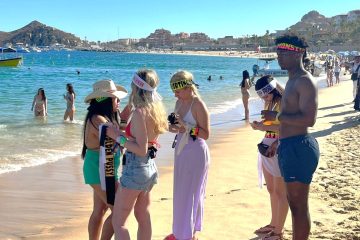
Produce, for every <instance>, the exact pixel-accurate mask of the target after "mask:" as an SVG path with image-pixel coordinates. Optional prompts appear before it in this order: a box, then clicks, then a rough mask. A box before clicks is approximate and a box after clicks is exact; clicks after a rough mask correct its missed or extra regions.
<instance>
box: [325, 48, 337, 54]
mask: <svg viewBox="0 0 360 240" xmlns="http://www.w3.org/2000/svg"><path fill="white" fill-rule="evenodd" d="M325 53H327V54H335V51H334V50H332V49H329V50H327V51H326V52H325Z"/></svg>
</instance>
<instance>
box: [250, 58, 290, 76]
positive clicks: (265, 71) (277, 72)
mask: <svg viewBox="0 0 360 240" xmlns="http://www.w3.org/2000/svg"><path fill="white" fill-rule="evenodd" d="M259 60H260V61H264V62H265V63H264V64H263V66H262V67H261V68H260V67H259V66H258V65H257V67H258V70H257V71H256V72H255V71H254V70H255V68H256V67H255V65H254V66H253V71H254V75H255V76H257V77H262V76H265V75H271V76H273V77H287V76H288V71H286V70H282V69H280V68H279V69H277V68H270V62H272V61H274V60H276V58H273V57H271V58H259Z"/></svg>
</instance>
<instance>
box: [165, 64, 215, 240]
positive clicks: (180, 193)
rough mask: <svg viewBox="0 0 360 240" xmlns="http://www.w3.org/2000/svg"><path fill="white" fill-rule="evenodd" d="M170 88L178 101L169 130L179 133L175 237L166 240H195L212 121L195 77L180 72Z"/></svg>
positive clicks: (208, 160)
mask: <svg viewBox="0 0 360 240" xmlns="http://www.w3.org/2000/svg"><path fill="white" fill-rule="evenodd" d="M170 86H171V89H172V91H173V92H174V94H175V97H176V98H177V101H176V105H175V112H174V115H173V114H172V115H173V116H175V119H173V120H171V117H170V118H169V120H171V121H170V126H169V131H170V132H173V133H176V134H177V135H176V137H175V140H176V142H174V145H173V147H175V153H174V191H173V195H174V198H173V227H172V234H170V235H168V236H167V237H165V240H175V239H181V240H185V239H187V240H195V239H197V237H196V233H197V232H199V231H201V230H202V225H203V214H204V201H205V188H206V182H207V174H208V168H209V164H210V153H209V149H208V146H207V144H206V141H205V140H207V139H208V138H209V135H210V118H209V113H208V111H207V108H206V105H205V103H204V102H203V101H202V100H201V98H200V95H199V93H198V91H197V88H196V84H195V83H194V82H193V75H192V74H191V73H190V72H188V71H179V72H177V73H175V74H174V75H173V76H172V77H171V81H170Z"/></svg>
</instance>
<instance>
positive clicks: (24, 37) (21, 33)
mask: <svg viewBox="0 0 360 240" xmlns="http://www.w3.org/2000/svg"><path fill="white" fill-rule="evenodd" d="M18 42H21V43H24V44H28V45H29V46H34V45H35V46H51V45H53V44H56V43H58V44H64V45H65V46H66V47H75V46H78V45H80V44H81V42H82V41H81V39H80V38H78V37H76V36H75V35H74V34H71V33H66V32H63V31H61V30H59V29H56V28H53V27H50V26H46V25H45V24H42V23H40V22H38V21H33V22H31V23H30V24H28V25H26V26H25V27H23V28H20V29H18V30H15V31H12V32H0V46H2V45H4V44H6V43H12V44H15V43H18Z"/></svg>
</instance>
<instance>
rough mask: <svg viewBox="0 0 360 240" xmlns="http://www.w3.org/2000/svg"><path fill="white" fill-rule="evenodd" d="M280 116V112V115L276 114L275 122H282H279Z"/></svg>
mask: <svg viewBox="0 0 360 240" xmlns="http://www.w3.org/2000/svg"><path fill="white" fill-rule="evenodd" d="M280 114H281V112H278V113H277V114H276V117H275V121H278V122H280V120H279V117H280Z"/></svg>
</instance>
